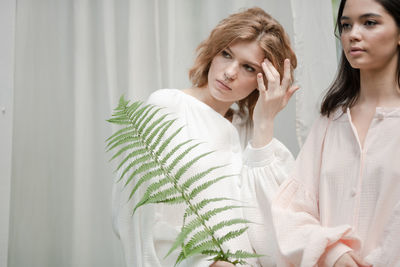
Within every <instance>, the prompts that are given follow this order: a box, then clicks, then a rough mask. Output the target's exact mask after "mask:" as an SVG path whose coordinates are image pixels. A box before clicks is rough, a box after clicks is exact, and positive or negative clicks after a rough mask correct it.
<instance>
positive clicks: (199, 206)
mask: <svg viewBox="0 0 400 267" xmlns="http://www.w3.org/2000/svg"><path fill="white" fill-rule="evenodd" d="M223 200H233V199H231V198H226V197H219V198H208V199H203V200H202V201H200V202H199V203H197V204H194V205H193V208H194V210H196V211H200V210H201V209H202V208H204V207H205V206H206V205H207V204H209V203H213V202H219V201H223ZM193 208H192V207H187V208H186V211H185V213H186V216H190V215H192V214H193Z"/></svg>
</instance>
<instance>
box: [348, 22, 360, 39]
mask: <svg viewBox="0 0 400 267" xmlns="http://www.w3.org/2000/svg"><path fill="white" fill-rule="evenodd" d="M349 37H350V41H359V40H360V39H361V32H360V26H359V25H353V27H351V30H350V33H349Z"/></svg>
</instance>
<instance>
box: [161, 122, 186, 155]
mask: <svg viewBox="0 0 400 267" xmlns="http://www.w3.org/2000/svg"><path fill="white" fill-rule="evenodd" d="M182 129H183V126H182V127H180V128H178V130H176V131H175V132H174V133H173V134H171V135H170V136H169V137H168V138H167V139H166V140H165V141H164V142H163V144H162V145H161V146H160V147H159V149H158V153H157V155H161V153H162V152H164V150H165V148H167V146H168V145H169V144H170V143H171V141H172V139H174V138H175V137H176V136H177V135H178V133H180V131H182Z"/></svg>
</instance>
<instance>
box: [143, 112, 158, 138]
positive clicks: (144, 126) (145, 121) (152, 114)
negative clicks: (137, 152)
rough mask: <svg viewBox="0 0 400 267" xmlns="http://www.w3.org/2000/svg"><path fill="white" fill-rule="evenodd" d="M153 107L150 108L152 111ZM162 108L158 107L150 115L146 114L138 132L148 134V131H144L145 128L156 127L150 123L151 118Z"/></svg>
mask: <svg viewBox="0 0 400 267" xmlns="http://www.w3.org/2000/svg"><path fill="white" fill-rule="evenodd" d="M152 109H153V107H151V108H149V110H150V111H151V110H152ZM160 110H161V108H156V109H155V110H153V111H152V112H151V113H150V112H149V113H150V115H145V118H144V120H143V121H142V122H141V125H140V126H139V128H138V132H139V133H141V134H143V136H146V132H144V133H143V131H144V129H146V128H149V129H150V130H151V129H152V128H151V127H154V125H152V124H151V125H150V126H149V125H148V124H149V123H150V121H151V120H153V118H154V116H155V115H156V114H157V113H158V112H159V111H160ZM147 134H148V133H147Z"/></svg>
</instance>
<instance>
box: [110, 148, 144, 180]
mask: <svg viewBox="0 0 400 267" xmlns="http://www.w3.org/2000/svg"><path fill="white" fill-rule="evenodd" d="M142 151H143V152H142ZM141 152H142V153H145V152H146V149H144V148H143V149H138V150H135V151H134V152H132V153H130V154H129V155H128V156H127V157H129V158H134V157H135V156H136V155H140V153H141ZM145 155H146V154H145ZM124 161H125V159H124ZM136 164H137V161H132V162H131V163H129V165H128V166H127V167H126V168H125V169H124V171H123V172H122V174H121V177H123V176H124V175H125V174H126V173H127V172H128V171H130V169H132V168H133V167H135V166H136ZM121 166H122V165H121V164H120V165H119V166H118V167H119V168H121ZM119 168H117V170H119Z"/></svg>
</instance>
